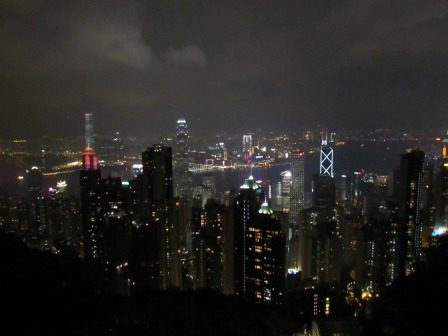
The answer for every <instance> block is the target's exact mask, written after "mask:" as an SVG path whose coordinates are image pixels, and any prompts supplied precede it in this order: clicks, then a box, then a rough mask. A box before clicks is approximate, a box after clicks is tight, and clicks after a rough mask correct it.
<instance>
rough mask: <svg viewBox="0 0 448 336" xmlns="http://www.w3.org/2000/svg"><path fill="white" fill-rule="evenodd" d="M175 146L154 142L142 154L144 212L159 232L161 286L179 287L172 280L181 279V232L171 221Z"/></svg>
mask: <svg viewBox="0 0 448 336" xmlns="http://www.w3.org/2000/svg"><path fill="white" fill-rule="evenodd" d="M172 159H173V158H172V149H171V147H167V146H165V145H163V144H154V145H153V146H152V147H148V148H147V150H146V151H144V152H143V153H142V163H143V202H144V206H143V212H144V216H149V217H150V218H149V222H150V224H149V225H151V226H154V230H155V231H156V232H157V236H158V240H157V246H153V250H155V253H156V255H157V256H158V258H159V259H158V260H159V262H158V265H159V267H160V271H159V274H160V280H159V281H160V289H167V288H168V287H170V286H177V287H179V286H180V284H179V283H172V281H173V279H179V277H178V275H177V274H175V273H176V272H177V271H178V269H177V267H178V265H180V263H179V262H178V260H175V258H180V256H179V253H178V251H177V248H178V247H179V242H178V241H175V240H176V239H179V238H180V237H179V235H178V234H176V232H177V228H175V227H173V222H172V220H171V212H172V211H173V210H172V202H173V165H172Z"/></svg>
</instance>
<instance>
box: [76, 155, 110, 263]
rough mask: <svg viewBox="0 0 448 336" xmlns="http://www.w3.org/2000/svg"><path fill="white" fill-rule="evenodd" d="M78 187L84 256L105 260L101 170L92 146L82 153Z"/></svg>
mask: <svg viewBox="0 0 448 336" xmlns="http://www.w3.org/2000/svg"><path fill="white" fill-rule="evenodd" d="M80 187H81V214H82V231H83V236H84V240H83V242H84V248H83V252H84V258H86V259H96V260H100V261H105V254H104V253H105V251H104V216H103V198H102V196H103V195H102V194H101V172H100V170H99V169H98V160H97V158H96V153H95V151H94V150H93V149H92V148H86V149H85V150H84V151H83V153H82V170H81V171H80Z"/></svg>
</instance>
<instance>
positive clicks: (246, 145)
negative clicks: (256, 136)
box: [242, 134, 253, 162]
mask: <svg viewBox="0 0 448 336" xmlns="http://www.w3.org/2000/svg"><path fill="white" fill-rule="evenodd" d="M242 154H243V155H242V156H243V160H244V162H248V161H249V159H250V157H251V156H252V154H253V153H252V134H244V135H243V153H242Z"/></svg>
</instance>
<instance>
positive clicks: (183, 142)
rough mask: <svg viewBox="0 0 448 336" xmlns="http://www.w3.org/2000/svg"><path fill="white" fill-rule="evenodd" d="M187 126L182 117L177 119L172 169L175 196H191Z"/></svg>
mask: <svg viewBox="0 0 448 336" xmlns="http://www.w3.org/2000/svg"><path fill="white" fill-rule="evenodd" d="M188 155H189V144H188V128H187V122H186V120H185V119H184V118H179V119H178V120H177V126H176V165H175V170H174V185H175V196H177V197H187V198H191V197H192V195H191V193H192V176H191V173H190V172H189V170H188V166H189V157H188Z"/></svg>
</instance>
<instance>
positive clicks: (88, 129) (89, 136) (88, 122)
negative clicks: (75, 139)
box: [84, 113, 95, 148]
mask: <svg viewBox="0 0 448 336" xmlns="http://www.w3.org/2000/svg"><path fill="white" fill-rule="evenodd" d="M84 124H85V140H86V148H95V144H94V133H93V113H86V114H85V115H84Z"/></svg>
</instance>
